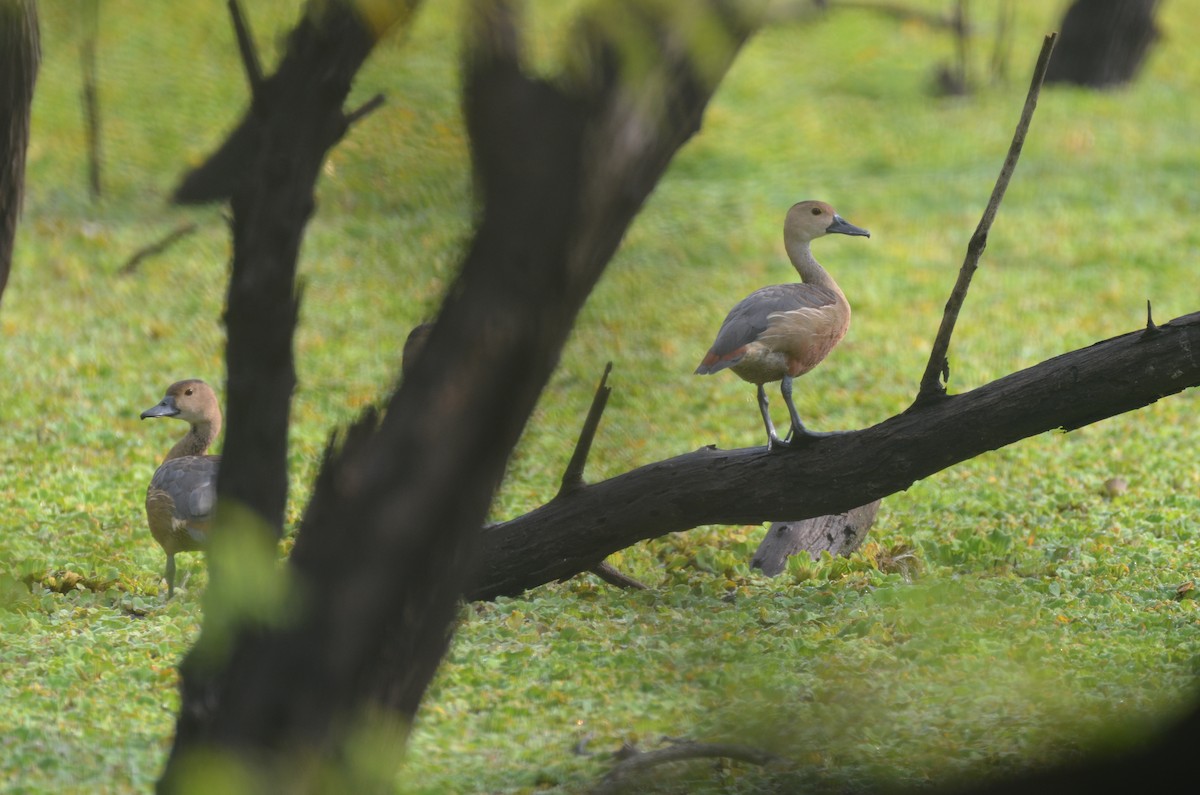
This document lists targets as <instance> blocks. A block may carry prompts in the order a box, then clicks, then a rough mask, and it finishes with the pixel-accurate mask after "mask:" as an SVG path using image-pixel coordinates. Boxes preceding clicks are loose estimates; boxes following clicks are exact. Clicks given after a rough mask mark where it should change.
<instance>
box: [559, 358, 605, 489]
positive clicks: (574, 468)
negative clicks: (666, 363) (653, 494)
mask: <svg viewBox="0 0 1200 795" xmlns="http://www.w3.org/2000/svg"><path fill="white" fill-rule="evenodd" d="M611 372H612V362H609V363H608V364H606V365H604V374H603V375H601V376H600V384H599V385H598V386H597V387H596V394H595V395H594V396H593V397H592V407H591V408H589V409H588V414H587V419H585V420H584V421H583V429H582V430H580V431H579V440H578V441H577V442H576V443H575V452H574V453H572V454H571V460H570V461H569V462H568V463H567V468H566V470H565V471H564V472H563V476H562V485H561V486H559V489H558V496H560V497H561V496H563V495H564V494H567V493H568V492H571V491H573V490H575V489H577V488H579V487H580V486H582V485H583V469H584V467H585V466H587V457H588V453H589V452H591V449H592V440H593V439H595V438H596V429H597V428H598V427H599V426H600V417H601V415H603V414H604V407H605V406H606V405H608V396H609V395H611V394H612V387H611V386H609V385H608V374H609V373H611Z"/></svg>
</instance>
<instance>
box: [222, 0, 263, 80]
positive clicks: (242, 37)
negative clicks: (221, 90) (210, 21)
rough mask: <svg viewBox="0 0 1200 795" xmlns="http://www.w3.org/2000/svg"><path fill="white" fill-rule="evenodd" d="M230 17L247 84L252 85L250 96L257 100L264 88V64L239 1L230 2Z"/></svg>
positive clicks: (232, 0)
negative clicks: (259, 56)
mask: <svg viewBox="0 0 1200 795" xmlns="http://www.w3.org/2000/svg"><path fill="white" fill-rule="evenodd" d="M229 16H230V17H231V18H232V19H233V31H234V33H235V34H236V35H237V43H238V52H239V53H241V55H242V66H243V67H245V69H246V82H248V83H249V84H250V95H251V96H252V97H255V98H257V97H258V93H259V89H260V88H261V87H262V82H263V74H262V62H261V61H260V60H259V58H258V47H257V46H255V44H254V35H253V34H252V33H251V32H250V23H248V22H247V21H246V17H245V15H244V14H242V6H241V4H240V3H238V0H229Z"/></svg>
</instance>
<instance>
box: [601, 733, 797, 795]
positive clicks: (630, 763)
mask: <svg viewBox="0 0 1200 795" xmlns="http://www.w3.org/2000/svg"><path fill="white" fill-rule="evenodd" d="M623 750H624V749H623ZM625 753H626V754H628V755H627V756H625V758H624V759H622V760H621V761H620V762H618V763H617V765H616V766H615V767H613V769H612V770H610V771H608V773H606V774H605V776H604V778H602V779H601V780H600V783H599V784H597V785H596V786H595V787H594V788H592V795H608V794H609V793H614V792H620V791H621V789H622V784H624V783H625V780H626V779H628V778H629V777H630V776H632V775H635V774H637V773H641V772H644V771H646V770H648V769H650V768H652V767H656V766H658V765H664V764H667V763H669V762H681V761H685V760H688V759H736V760H738V761H739V762H749V763H750V764H752V765H769V764H774V763H777V762H784V761H786V760H785V759H784V758H783V757H780V756H776V755H775V754H772V753H770V752H768V751H764V750H762V749H761V748H754V747H752V746H748V745H736V744H733V743H696V742H681V743H676V744H674V745H669V746H667V747H666V748H659V749H658V750H656V751H639V750H637V749H636V748H632V747H631V748H628V749H627V750H625Z"/></svg>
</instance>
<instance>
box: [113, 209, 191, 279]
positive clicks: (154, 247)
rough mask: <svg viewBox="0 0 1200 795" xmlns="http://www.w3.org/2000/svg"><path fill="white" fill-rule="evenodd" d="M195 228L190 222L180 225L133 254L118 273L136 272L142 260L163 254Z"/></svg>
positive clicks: (125, 274) (124, 274) (126, 274)
mask: <svg viewBox="0 0 1200 795" xmlns="http://www.w3.org/2000/svg"><path fill="white" fill-rule="evenodd" d="M197 228H198V227H197V226H196V224H195V223H192V222H188V223H185V224H180V225H179V226H177V227H175V228H174V229H172V230H171V231H170V232H169V233H167V236H166V237H164V238H162V239H161V240H158V241H156V242H154V243H151V244H150V245H148V246H146V247H144V248H141V249H138V250H137V251H136V252H134V254H133V256H132V257H130V258H129V260H128V261H127V262H126V263H125V264H124V265H122V266H121V270H120V271H118V273H120V274H121V275H122V276H128V275H129V274H131V273H133V272H134V271H136V270H137V266H138V265H140V264H141V262H142V260H144V259H149V258H150V257H153V256H156V255H158V254H161V253H163V252H164V251H166V250H167V249H168V248H170V247H171V246H173V245H174V244H175V243H177V242H179V241H180V240H182V239H183V238H185V237H187V236H188V235H190V234H191V233H192V232H195V231H196V229H197Z"/></svg>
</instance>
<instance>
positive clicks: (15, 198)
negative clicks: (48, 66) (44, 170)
mask: <svg viewBox="0 0 1200 795" xmlns="http://www.w3.org/2000/svg"><path fill="white" fill-rule="evenodd" d="M40 60H41V46H40V38H39V36H38V18H37V3H35V2H34V0H0V298H3V296H4V288H5V286H6V285H7V284H8V273H9V269H10V268H11V266H12V254H13V241H14V240H15V239H16V235H17V219H18V218H20V216H21V199H22V197H23V196H24V192H25V149H26V148H27V147H28V145H29V112H30V108H31V107H32V105H33V85H34V83H35V82H37V72H38V63H39V62H40Z"/></svg>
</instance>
